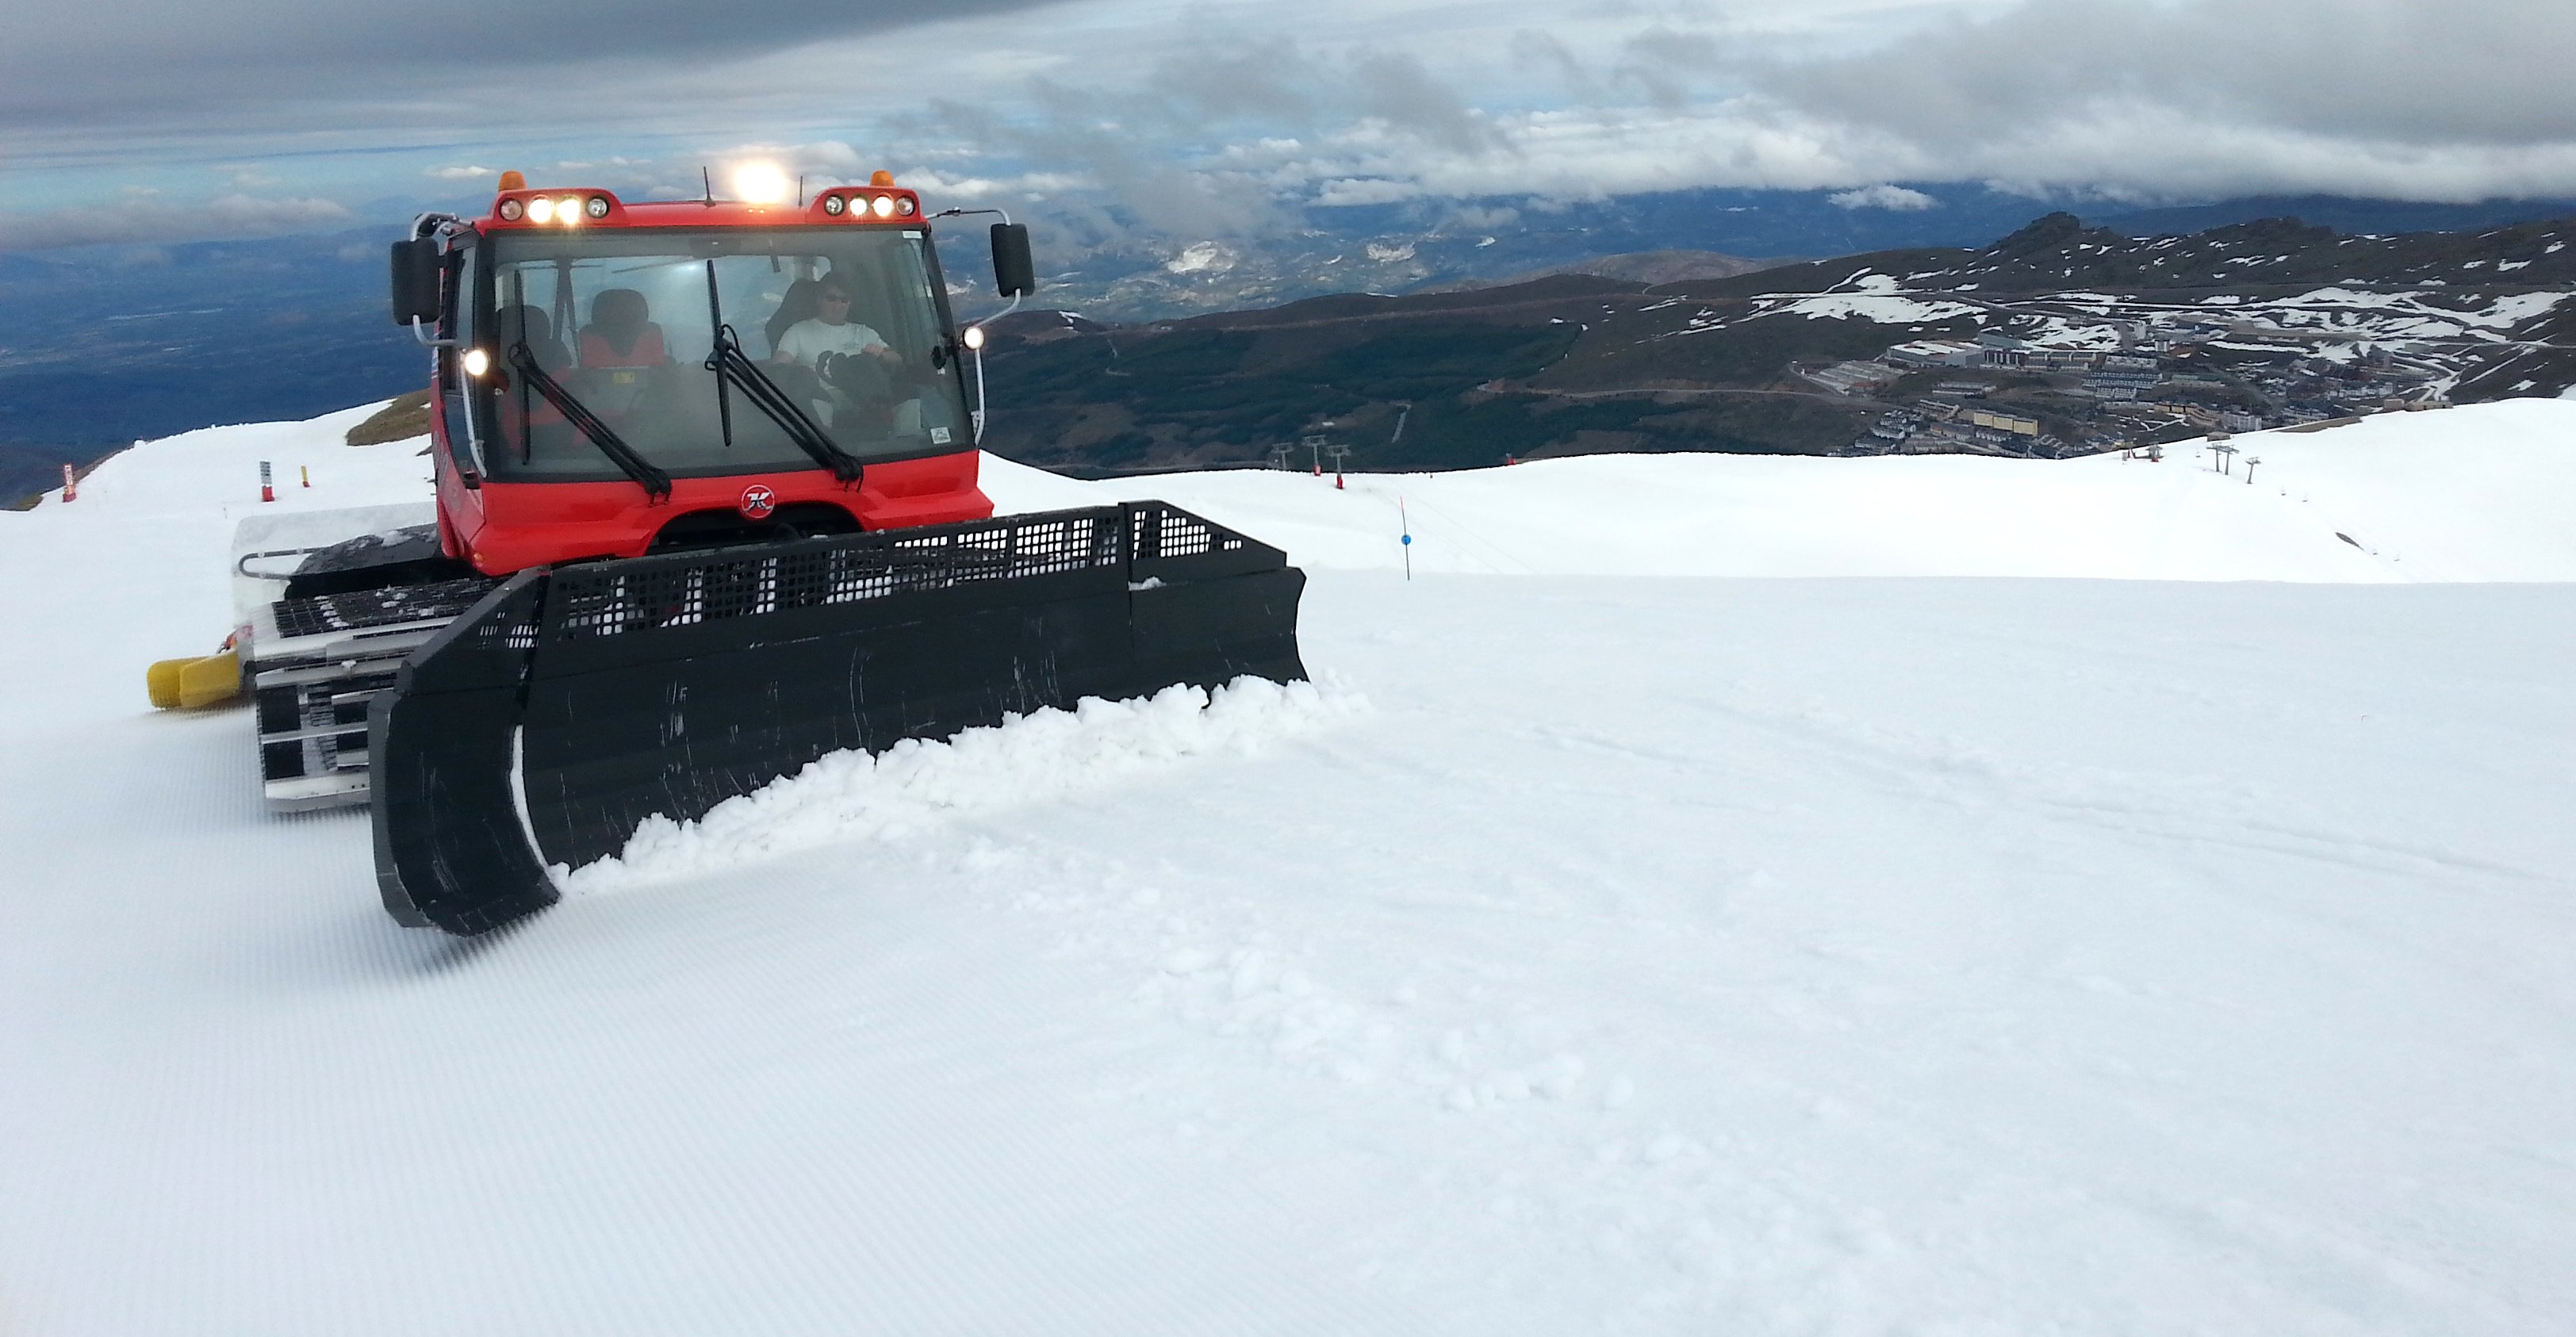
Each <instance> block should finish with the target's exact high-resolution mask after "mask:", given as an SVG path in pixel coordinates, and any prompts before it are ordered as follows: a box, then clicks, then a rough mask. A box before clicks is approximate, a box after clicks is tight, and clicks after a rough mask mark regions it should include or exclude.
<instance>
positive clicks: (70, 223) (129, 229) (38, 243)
mask: <svg viewBox="0 0 2576 1337" xmlns="http://www.w3.org/2000/svg"><path fill="white" fill-rule="evenodd" d="M352 221H353V216H352V215H351V214H350V212H349V210H348V208H347V207H346V206H344V205H342V204H340V203H339V202H337V201H334V200H325V199H315V198H302V199H270V198H262V197H258V196H252V195H243V194H231V195H224V196H219V197H217V198H215V199H211V200H206V201H203V202H201V203H197V204H194V205H185V204H174V203H170V202H168V201H165V200H160V199H153V198H145V199H137V200H130V201H128V202H126V203H124V204H121V205H118V206H117V207H115V208H110V209H54V210H48V211H45V212H42V213H6V214H0V251H34V250H44V249H47V248H49V247H55V246H86V245H97V244H103V243H113V242H127V243H134V242H164V241H184V240H195V239H200V238H207V237H272V236H278V235H280V234H283V233H288V232H305V231H311V230H313V229H315V228H322V227H330V226H334V225H342V224H347V223H349V222H352Z"/></svg>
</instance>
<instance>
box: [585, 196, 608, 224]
mask: <svg viewBox="0 0 2576 1337" xmlns="http://www.w3.org/2000/svg"><path fill="white" fill-rule="evenodd" d="M582 212H584V213H586V214H589V215H590V216H591V217H593V218H606V217H608V197H607V196H605V195H593V196H591V197H590V203H588V204H585V205H583V206H582Z"/></svg>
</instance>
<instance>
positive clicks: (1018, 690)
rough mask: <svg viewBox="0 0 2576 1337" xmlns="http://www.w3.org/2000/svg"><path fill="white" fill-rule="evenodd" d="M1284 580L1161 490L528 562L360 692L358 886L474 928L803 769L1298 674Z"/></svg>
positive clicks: (1291, 587) (535, 904) (1281, 564)
mask: <svg viewBox="0 0 2576 1337" xmlns="http://www.w3.org/2000/svg"><path fill="white" fill-rule="evenodd" d="M1304 585H1305V575H1304V573H1303V572H1301V571H1299V570H1297V569H1296V568H1295V567H1292V566H1289V565H1288V564H1287V558H1286V555H1285V554H1284V553H1281V552H1280V551H1279V550H1278V549H1276V548H1272V547H1268V546H1266V545H1264V544H1261V543H1257V542H1255V541H1253V540H1251V539H1249V538H1246V537H1244V536H1243V535H1240V534H1237V533H1234V532H1233V531H1231V530H1227V529H1224V528H1222V527H1220V526H1217V525H1215V524H1212V523H1210V522H1209V521H1206V520H1204V519H1201V518H1200V517H1198V516H1195V515H1192V514H1190V513H1189V512H1186V511H1182V510H1179V509H1177V508H1175V507H1171V506H1167V505H1164V504H1162V503H1159V502H1135V503H1128V504H1125V505H1121V506H1110V507H1098V508H1092V509H1086V510H1075V511H1051V512H1044V513H1040V514H1035V515H1015V516H1006V517H1001V518H997V519H993V520H981V521H973V522H969V523H966V524H960V525H944V526H938V527H932V528H922V529H906V530H895V531H887V532H881V533H871V534H860V535H852V536H848V537H842V538H817V539H801V540H795V541H791V542H786V543H777V544H769V545H763V546H760V547H756V548H730V549H721V550H715V551H711V552H705V553H675V554H671V555H668V556H656V557H642V558H632V559H626V560H619V561H608V562H598V563H586V564H583V565H579V566H572V567H564V568H558V569H554V570H542V569H541V570H532V571H525V572H521V573H520V574H518V575H517V576H514V577H512V578H511V579H510V580H508V581H506V582H504V583H503V584H502V585H500V586H499V587H497V588H495V589H494V590H493V591H492V592H491V593H490V594H488V595H486V596H485V597H484V598H483V600H482V601H481V602H480V603H478V604H476V605H475V606H474V608H473V609H472V610H470V611H469V612H467V613H466V614H465V615H464V616H462V617H460V618H458V619H457V620H456V621H455V622H454V623H452V624H450V625H449V626H447V627H446V628H444V629H443V630H441V631H440V633H439V634H438V636H437V637H436V638H435V639H433V640H432V641H430V642H429V643H428V644H426V645H424V646H422V647H421V648H420V649H419V650H418V651H416V652H414V654H413V655H412V657H411V659H410V661H409V662H408V663H406V664H405V665H404V666H403V669H402V670H401V673H400V675H399V679H398V681H397V684H396V687H395V690H393V691H391V692H388V693H386V694H385V695H384V696H382V697H379V698H377V700H376V701H375V703H374V705H373V707H372V710H371V713H370V716H369V721H368V723H369V730H368V752H369V755H370V758H371V762H370V765H371V768H372V769H373V771H374V773H375V787H376V788H375V794H374V796H373V799H374V814H373V820H374V827H375V847H376V880H377V885H378V889H379V890H380V892H381V893H382V895H383V898H384V903H385V908H386V910H387V911H388V912H389V913H391V914H392V915H393V917H394V918H395V919H396V920H398V921H400V922H402V923H405V924H410V925H415V926H425V925H436V926H437V927H439V928H442V929H445V930H446V931H448V932H450V933H455V934H461V935H471V934H477V933H483V932H486V931H489V930H491V929H494V928H498V927H500V926H502V925H504V924H507V923H510V922H512V921H514V920H517V919H520V918H523V917H525V916H527V915H529V914H532V913H535V912H536V911H538V910H541V909H544V908H545V907H546V906H548V905H551V904H553V903H554V901H555V900H556V898H557V894H558V893H557V891H556V889H555V886H554V883H553V882H552V880H551V879H550V878H549V877H548V875H547V871H546V870H547V867H548V866H549V865H569V866H571V867H579V866H581V865H583V864H586V863H589V862H591V861H593V860H596V859H599V858H601V857H603V856H606V855H611V854H615V853H617V852H618V851H619V850H621V849H622V848H623V847H624V846H625V843H626V841H627V839H628V837H629V836H631V835H632V834H633V833H634V830H635V828H636V825H637V824H638V823H640V822H641V821H643V820H644V819H645V818H647V817H650V816H653V815H656V814H659V815H661V816H664V817H668V818H671V819H673V820H678V821H688V820H693V819H695V818H698V817H702V816H704V815H705V814H706V813H707V812H708V810H710V809H712V808H714V807H715V806H716V805H717V804H719V803H722V802H724V801H725V800H726V799H729V798H733V797H736V796H738V795H742V794H747V793H750V792H751V791H753V790H756V789H758V788H760V787H761V786H763V785H765V784H768V783H769V782H771V781H772V780H775V779H777V778H779V777H780V776H784V775H792V774H794V773H795V772H796V771H797V770H798V769H799V768H801V767H803V766H804V765H806V764H807V763H809V762H811V761H814V760H815V759H817V758H819V757H822V756H823V755H825V754H827V753H831V752H836V751H841V750H844V749H850V748H858V749H864V750H866V751H869V752H878V751H882V750H884V749H885V748H887V747H890V746H892V745H893V744H895V743H897V742H899V741H901V740H903V739H906V738H918V739H939V738H948V737H951V736H954V735H955V734H957V733H959V732H960V731H962V730H965V729H968V728H973V727H975V726H978V725H991V724H999V723H1001V721H1002V718H1003V716H1004V715H1006V714H1012V713H1026V712H1028V711H1032V710H1036V709H1040V708H1042V707H1049V706H1052V707H1057V708H1065V709H1069V708H1071V707H1072V706H1073V705H1074V704H1075V703H1076V702H1077V701H1079V700H1081V699H1082V698H1083V697H1087V696H1096V697H1102V698H1106V699H1110V700H1119V699H1125V698H1130V697H1137V696H1145V695H1150V694H1152V693H1153V692H1156V691H1159V690H1161V689H1162V688H1164V687H1167V686H1171V685H1173V684H1176V683H1189V684H1192V685H1194V686H1198V687H1204V688H1214V687H1218V686H1222V685H1223V684H1225V683H1227V682H1230V681H1232V680H1234V679H1235V678H1238V677H1242V676H1244V675H1247V674H1250V675H1253V676H1258V677H1263V678H1269V679H1271V680H1273V681H1278V682H1290V681H1295V680H1299V679H1302V678H1304V677H1305V676H1306V671H1305V666H1304V664H1303V663H1302V662H1301V661H1300V660H1299V658H1298V653H1297V602H1298V597H1299V595H1300V593H1301V591H1302V590H1303V588H1304Z"/></svg>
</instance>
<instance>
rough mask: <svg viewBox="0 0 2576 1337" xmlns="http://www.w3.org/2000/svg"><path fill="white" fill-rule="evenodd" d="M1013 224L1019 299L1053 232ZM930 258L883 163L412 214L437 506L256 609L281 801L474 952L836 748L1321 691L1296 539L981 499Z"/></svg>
mask: <svg viewBox="0 0 2576 1337" xmlns="http://www.w3.org/2000/svg"><path fill="white" fill-rule="evenodd" d="M952 212H955V211H952ZM991 240H992V256H993V263H994V270H995V279H996V286H997V288H998V290H999V291H1000V292H1001V294H1002V295H1003V296H1006V297H1009V298H1012V299H1013V302H1014V305H1016V303H1017V300H1018V298H1019V297H1020V296H1021V295H1023V294H1025V293H1028V292H1029V291H1031V290H1032V289H1033V288H1034V287H1035V282H1034V278H1033V273H1032V265H1031V261H1030V257H1029V249H1028V234H1027V230H1026V228H1025V227H1023V226H1019V225H1014V224H1011V223H1009V222H1007V221H1005V222H1003V223H1000V224H996V225H994V226H993V228H992V232H991ZM931 242H932V235H931V221H930V219H928V218H926V217H924V216H923V212H922V208H921V203H920V200H919V198H918V197H917V196H916V195H914V194H913V193H912V192H911V191H908V190H904V189H901V188H899V187H897V186H895V185H894V184H893V183H892V181H891V180H890V179H889V178H888V177H887V176H886V175H885V174H884V173H879V174H878V175H877V177H876V179H875V181H874V182H873V183H872V184H870V185H867V186H863V187H833V188H831V189H829V190H825V191H823V192H822V193H821V194H819V195H817V196H816V197H814V198H813V199H811V200H809V201H804V202H801V203H798V204H794V205H790V204H786V203H783V202H782V203H776V204H762V203H754V202H743V201H727V200H719V199H714V198H712V192H710V198H708V199H705V200H688V201H680V202H658V201H657V202H651V203H628V202H626V201H622V200H620V199H618V198H617V197H616V196H615V195H613V194H611V193H609V192H608V191H605V190H598V189H587V188H584V189H546V190H531V189H528V188H526V186H525V185H524V183H523V182H522V181H520V180H519V179H518V177H517V174H515V173H513V174H510V175H508V176H505V177H503V179H502V184H501V190H500V193H499V195H498V196H497V198H495V199H494V200H493V203H492V209H491V211H490V212H489V213H488V214H487V215H485V216H484V217H481V218H476V219H470V220H469V219H463V218H458V217H453V216H449V215H443V214H427V215H423V216H422V217H421V218H419V219H418V220H416V221H415V222H414V224H413V225H412V229H411V235H410V236H409V237H408V238H406V239H404V240H401V241H397V242H395V243H394V244H393V285H392V286H393V315H394V319H395V320H396V321H397V322H399V323H402V324H405V325H408V326H410V327H411V328H412V329H413V331H414V333H415V335H416V336H418V337H419V338H420V339H421V340H422V341H423V342H425V343H428V344H430V345H431V346H432V348H433V350H434V351H433V355H432V370H431V395H432V403H431V426H430V432H431V447H430V455H431V458H432V460H433V461H434V467H435V472H436V489H437V503H436V521H435V523H434V524H431V525H420V526H416V527H412V528H408V529H400V530H395V531H393V532H389V533H372V534H366V535H363V536H361V537H358V538H355V539H352V540H351V541H349V542H344V543H340V544H338V545H336V546H333V547H328V548H323V549H319V550H314V551H310V552H309V553H304V554H302V555H301V559H300V561H298V562H296V564H295V565H294V567H293V569H292V571H291V573H288V574H287V575H286V579H287V586H286V589H285V591H284V594H285V597H284V598H283V599H282V600H280V601H278V602H276V603H274V604H272V605H270V606H269V607H268V608H267V610H266V611H265V612H264V613H260V614H257V615H256V616H255V617H254V619H253V624H252V627H251V631H250V636H249V638H248V644H247V646H246V647H245V648H243V649H242V650H241V651H240V655H241V661H242V674H243V682H244V685H245V686H246V687H248V688H249V689H250V690H251V691H252V692H253V694H254V695H255V697H256V699H257V703H258V714H259V739H260V752H261V760H262V771H263V775H264V777H265V780H266V782H267V789H268V794H269V798H270V802H271V805H272V806H273V807H279V808H288V809H292V808H302V807H318V806H327V805H330V804H334V803H349V802H371V803H372V804H373V808H374V812H373V820H374V834H375V852H376V878H377V882H378V884H379V887H380V890H381V891H382V893H383V898H384V904H385V908H386V909H387V910H389V911H390V912H391V913H392V914H393V916H394V917H395V918H396V919H398V920H400V921H402V922H403V923H405V924H413V925H433V924H434V925H436V926H438V927H440V928H442V929H445V930H447V931H449V932H451V933H459V934H473V933H481V932H484V931H486V930H489V929H492V928H495V927H498V926H500V925H502V924H506V923H509V922H510V921H512V920H514V919H517V918H520V917H521V916H524V915H527V914H530V913H532V912H534V911H536V910H539V909H542V908H544V907H545V906H547V905H549V904H551V903H552V902H553V901H554V900H555V899H556V895H557V893H556V889H555V886H554V884H553V881H552V879H551V878H550V876H549V873H548V869H549V866H554V865H572V866H579V865H581V864H584V863H587V862H590V861H592V860H594V859H597V858H600V857H602V856H604V855H609V854H614V853H616V852H618V850H619V849H621V848H622V847H623V845H624V844H625V842H626V840H627V838H628V837H629V836H630V835H631V834H632V833H633V831H634V829H635V827H636V824H637V823H638V822H640V821H642V820H643V819H644V818H646V817H648V816H651V815H654V814H657V813H658V814H661V815H663V816H666V817H670V818H673V819H675V820H688V819H692V818H696V817H699V816H702V815H704V814H705V813H706V812H707V811H708V810H709V809H711V808H713V807H714V806H715V805H717V804H718V803H721V802H723V801H724V800H726V799H729V798H732V797H735V796H736V795H740V794H745V793H748V792H750V791H752V790H754V789H757V788H759V787H760V786H762V785H764V784H767V783H769V782H770V781H772V780H774V779H777V778H778V777H780V776H783V775H788V774H792V773H794V772H795V771H796V770H797V769H799V768H800V767H802V766H804V765H805V764H806V763H808V762H811V761H813V760H815V759H816V758H818V757H821V756H822V755H824V754H826V753H829V752H833V751H836V750H840V749H845V748H863V749H867V750H870V751H875V750H880V749H883V748H885V747H887V746H890V745H892V744H893V743H895V742H897V741H899V740H901V739H906V738H921V739H929V738H941V737H946V736H949V735H953V734H955V733H957V732H958V731H960V730H963V729H966V728H969V727H972V726H975V725H984V724H995V723H999V722H1000V721H1001V720H1002V718H1003V716H1004V715H1005V714H1006V713H1010V712H1025V711H1029V710H1032V709H1036V708H1038V707H1044V706H1056V707H1070V706H1072V705H1073V704H1074V703H1075V702H1076V701H1078V700H1079V699H1081V698H1083V697H1087V696H1098V697H1105V698H1112V699H1116V698H1124V697H1133V696H1139V695H1145V694H1149V693H1151V692H1154V691H1156V690H1158V689H1160V688H1163V687H1165V686H1168V685H1171V684H1175V683H1191V684H1196V685H1199V686H1203V687H1214V686H1217V685H1220V684H1222V683H1225V682H1228V681H1230V680H1232V679H1234V678H1236V677H1238V676H1241V675H1246V674H1252V675H1258V676H1261V677H1266V678H1271V679H1274V680H1278V681H1290V680H1294V679H1299V678H1303V677H1304V676H1305V670H1304V667H1303V666H1302V664H1301V663H1300V662H1299V659H1298V652H1297V632H1296V618H1297V601H1298V597H1299V593H1300V591H1301V590H1302V588H1303V586H1304V580H1305V578H1304V576H1303V574H1302V573H1301V572H1299V571H1298V570H1297V569H1296V568H1294V567H1291V566H1289V565H1288V564H1287V562H1286V559H1285V556H1284V555H1283V554H1282V553H1280V552H1279V551H1278V550H1277V549H1275V548H1271V547H1267V546H1265V545H1263V544H1260V543H1257V542H1254V541H1252V540H1251V539H1248V538H1246V537H1244V536H1243V535H1240V534H1236V533H1233V532H1231V531H1229V530H1227V529H1224V528H1222V527H1220V526H1218V525H1215V524H1212V523H1210V522H1208V521H1206V520H1204V519H1201V518H1199V517H1197V516H1195V515H1191V514H1189V513H1187V512H1184V511H1181V510H1178V509H1176V508H1173V507H1170V506H1167V505H1163V504H1161V503H1157V502H1139V503H1130V504H1125V505H1119V506H1109V507H1099V508H1093V509H1086V510H1071V511H1051V512H1045V513H1041V514H1029V515H1012V516H1003V517H994V516H993V506H992V503H991V502H990V501H989V500H988V499H987V498H986V497H985V495H984V493H983V492H982V490H981V489H980V488H979V487H978V486H977V482H976V462H977V455H976V450H975V442H976V439H977V436H978V433H979V429H980V427H981V424H982V411H981V408H980V405H981V404H982V401H983V384H982V375H981V371H982V365H981V361H982V360H981V356H980V350H981V348H982V346H983V331H982V329H981V327H980V326H972V325H970V326H968V327H966V328H965V329H964V330H962V331H960V329H959V328H958V327H957V326H956V325H955V323H954V322H953V320H952V318H951V316H950V313H949V307H948V296H947V294H948V287H947V284H946V283H945V281H944V280H943V279H942V277H941V272H940V266H939V258H938V255H937V253H936V252H935V250H934V249H933V247H932V244H931ZM970 364H972V365H971V366H970ZM970 372H971V373H972V376H971V379H970ZM272 559H274V558H273V556H272ZM244 573H245V574H252V573H250V572H249V571H248V568H247V567H245V568H244Z"/></svg>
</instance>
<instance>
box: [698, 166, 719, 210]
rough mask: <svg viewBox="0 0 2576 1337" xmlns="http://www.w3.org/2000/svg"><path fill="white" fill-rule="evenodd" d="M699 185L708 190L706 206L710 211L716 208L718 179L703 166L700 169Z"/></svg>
mask: <svg viewBox="0 0 2576 1337" xmlns="http://www.w3.org/2000/svg"><path fill="white" fill-rule="evenodd" d="M698 184H699V185H700V186H701V187H704V188H705V190H706V193H707V194H706V201H705V203H706V206H707V207H708V208H710V209H712V208H714V207H716V178H715V175H714V173H711V172H709V171H708V170H707V169H706V168H705V167H704V166H703V165H701V166H700V167H699V168H698Z"/></svg>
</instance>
